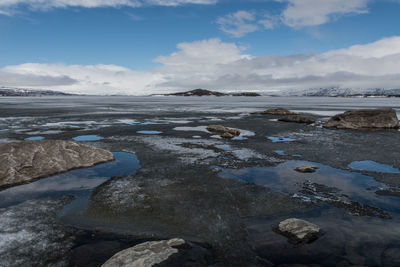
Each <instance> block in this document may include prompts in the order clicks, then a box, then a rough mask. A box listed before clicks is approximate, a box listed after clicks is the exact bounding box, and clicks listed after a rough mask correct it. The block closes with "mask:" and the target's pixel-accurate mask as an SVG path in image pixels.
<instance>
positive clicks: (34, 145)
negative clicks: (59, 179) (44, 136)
mask: <svg viewBox="0 0 400 267" xmlns="http://www.w3.org/2000/svg"><path fill="white" fill-rule="evenodd" d="M112 160H114V156H113V154H112V153H111V152H109V151H107V150H104V149H100V148H95V147H90V146H86V145H81V144H77V143H75V142H72V141H62V140H42V141H25V142H15V143H9V144H1V145H0V189H1V188H6V187H10V186H14V185H18V184H24V183H29V182H32V181H34V180H37V179H39V178H44V177H48V176H51V175H55V174H58V173H61V172H66V171H68V170H71V169H76V168H83V167H91V166H93V165H96V164H98V163H103V162H108V161H112Z"/></svg>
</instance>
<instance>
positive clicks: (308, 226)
mask: <svg viewBox="0 0 400 267" xmlns="http://www.w3.org/2000/svg"><path fill="white" fill-rule="evenodd" d="M276 230H277V231H278V232H280V233H282V234H283V235H286V236H288V237H289V239H290V240H291V241H292V242H294V243H300V242H304V243H311V242H313V241H315V240H316V239H318V236H319V234H320V231H321V229H320V228H319V227H318V226H317V225H315V224H313V223H310V222H308V221H305V220H301V219H296V218H290V219H286V220H284V221H281V222H280V223H279V225H278V227H277V229H276Z"/></svg>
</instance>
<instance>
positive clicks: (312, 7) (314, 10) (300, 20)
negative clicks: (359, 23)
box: [278, 0, 370, 27]
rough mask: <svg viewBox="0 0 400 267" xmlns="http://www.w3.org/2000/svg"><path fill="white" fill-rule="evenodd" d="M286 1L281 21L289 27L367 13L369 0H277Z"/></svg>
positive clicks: (315, 23)
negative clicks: (286, 4)
mask: <svg viewBox="0 0 400 267" xmlns="http://www.w3.org/2000/svg"><path fill="white" fill-rule="evenodd" d="M278 1H279V2H283V1H285V2H288V6H287V7H286V9H285V10H284V11H283V13H282V22H283V23H285V24H286V25H288V26H291V27H304V26H315V25H321V24H325V23H327V22H329V21H330V20H332V19H334V18H336V17H338V16H343V15H348V14H361V13H367V12H368V9H367V5H368V3H369V2H370V1H369V0H324V1H321V0H278Z"/></svg>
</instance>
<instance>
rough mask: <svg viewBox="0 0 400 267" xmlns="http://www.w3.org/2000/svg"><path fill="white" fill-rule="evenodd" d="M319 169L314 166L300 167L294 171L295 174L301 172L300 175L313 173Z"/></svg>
mask: <svg viewBox="0 0 400 267" xmlns="http://www.w3.org/2000/svg"><path fill="white" fill-rule="evenodd" d="M318 169H319V168H318V167H316V166H301V167H297V168H296V169H295V171H297V172H302V173H313V172H315V171H316V170H318Z"/></svg>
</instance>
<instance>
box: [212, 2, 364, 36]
mask: <svg viewBox="0 0 400 267" xmlns="http://www.w3.org/2000/svg"><path fill="white" fill-rule="evenodd" d="M273 1H275V2H281V3H283V4H285V6H284V8H283V9H282V11H281V12H280V14H278V15H271V14H268V13H266V12H265V11H258V12H254V11H251V12H250V11H246V10H239V11H237V12H236V13H231V14H227V15H225V16H222V17H219V18H218V19H217V24H218V25H219V28H220V30H222V31H223V32H225V33H228V34H231V35H233V36H234V37H242V36H244V35H245V34H247V33H251V32H255V31H258V30H264V29H268V30H272V29H274V28H275V27H276V26H277V25H279V24H284V25H286V26H289V27H294V28H302V27H309V26H317V25H322V24H325V23H328V22H330V21H332V20H334V19H337V18H339V17H341V16H345V15H350V14H364V13H368V3H369V2H371V0H323V1H322V0H273ZM260 26H262V27H260Z"/></svg>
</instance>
